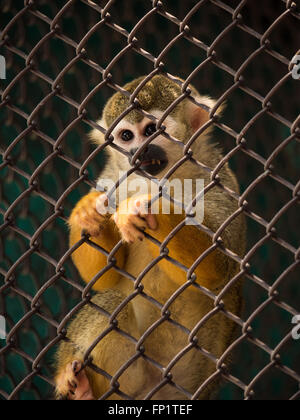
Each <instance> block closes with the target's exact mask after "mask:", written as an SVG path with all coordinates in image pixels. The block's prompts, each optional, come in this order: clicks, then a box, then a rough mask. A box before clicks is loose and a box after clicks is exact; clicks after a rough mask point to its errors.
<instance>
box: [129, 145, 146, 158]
mask: <svg viewBox="0 0 300 420" xmlns="http://www.w3.org/2000/svg"><path fill="white" fill-rule="evenodd" d="M138 150H139V148H138V147H136V148H135V149H131V150H130V154H131V156H134V155H135V154H136V152H137V151H138ZM147 152H148V147H147V148H146V149H145V150H144V151H143V152H141V156H144V155H145V154H146V153H147Z"/></svg>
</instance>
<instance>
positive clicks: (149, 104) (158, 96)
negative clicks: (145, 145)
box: [103, 75, 182, 127]
mask: <svg viewBox="0 0 300 420" xmlns="http://www.w3.org/2000/svg"><path fill="white" fill-rule="evenodd" d="M143 80H145V76H143V77H140V78H138V79H136V80H134V81H133V82H130V83H128V84H127V85H125V86H124V90H127V92H129V93H130V94H132V93H133V92H134V91H135V90H136V88H137V87H138V86H139V85H140V84H141V83H142V81H143ZM181 94H182V92H181V87H180V86H179V85H178V84H177V83H175V82H173V81H172V80H170V79H168V78H167V77H166V76H163V75H157V76H154V77H153V78H152V79H151V80H150V81H149V82H147V83H146V84H145V86H144V87H143V88H142V90H141V91H140V92H139V94H138V95H137V99H138V101H139V104H140V106H141V108H142V109H143V110H144V111H150V110H152V109H158V110H160V111H165V110H166V109H167V108H168V107H169V106H170V105H171V104H172V103H173V102H174V101H175V100H176V99H177V98H179V96H180V95H181ZM129 106H130V101H129V98H128V97H127V96H125V95H124V94H122V93H121V92H117V93H116V94H115V95H113V96H112V98H111V99H110V100H109V101H108V103H107V105H106V107H105V109H104V112H103V118H104V120H105V122H106V124H107V126H108V127H110V126H111V125H112V124H113V122H114V121H115V120H116V119H117V118H118V117H119V116H120V115H121V114H122V112H124V111H125V110H126V109H127V108H128V107H129ZM179 109H180V104H179V105H178V106H177V107H176V108H175V110H174V111H172V113H171V115H172V114H174V113H175V114H176V113H177V112H178V111H179ZM143 118H144V116H143V115H142V114H141V113H140V112H139V111H132V112H130V113H129V114H128V115H127V116H126V117H125V119H126V120H127V121H129V122H131V123H133V124H134V123H137V122H141V121H142V120H143Z"/></svg>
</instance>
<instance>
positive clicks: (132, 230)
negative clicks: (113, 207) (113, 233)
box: [113, 196, 158, 243]
mask: <svg viewBox="0 0 300 420" xmlns="http://www.w3.org/2000/svg"><path fill="white" fill-rule="evenodd" d="M150 198H151V197H149V196H141V197H138V198H137V197H133V198H130V199H128V200H125V201H123V202H122V203H121V204H120V206H119V209H118V211H117V212H116V213H115V214H114V216H113V219H114V221H115V223H116V225H117V227H118V228H119V231H120V234H121V237H122V240H123V241H124V242H127V243H134V242H135V241H137V240H140V241H143V239H144V238H145V235H144V231H145V230H146V229H152V230H156V229H157V227H158V223H157V219H156V216H155V215H154V214H151V209H149V207H148V202H149V201H150Z"/></svg>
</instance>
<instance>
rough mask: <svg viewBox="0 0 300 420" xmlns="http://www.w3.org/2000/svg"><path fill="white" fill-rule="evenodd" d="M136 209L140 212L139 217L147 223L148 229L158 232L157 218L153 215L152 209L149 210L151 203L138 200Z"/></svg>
mask: <svg viewBox="0 0 300 420" xmlns="http://www.w3.org/2000/svg"><path fill="white" fill-rule="evenodd" d="M135 207H136V210H137V211H138V215H139V216H140V217H141V218H143V219H144V220H145V221H146V223H147V227H148V228H149V229H152V230H156V229H157V228H158V223H157V219H156V216H155V215H154V214H152V213H151V208H149V201H146V200H142V201H141V200H136V201H135Z"/></svg>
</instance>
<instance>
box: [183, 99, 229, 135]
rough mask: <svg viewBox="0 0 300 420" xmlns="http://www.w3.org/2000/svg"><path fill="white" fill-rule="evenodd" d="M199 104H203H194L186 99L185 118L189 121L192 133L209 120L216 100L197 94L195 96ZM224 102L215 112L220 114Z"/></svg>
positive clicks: (223, 107)
mask: <svg viewBox="0 0 300 420" xmlns="http://www.w3.org/2000/svg"><path fill="white" fill-rule="evenodd" d="M196 100H197V102H198V103H199V104H202V105H203V106H202V107H201V106H199V105H196V104H194V103H193V102H191V101H189V100H188V103H187V108H186V111H187V118H188V120H189V121H190V125H191V127H192V130H193V132H194V133H196V131H197V130H199V129H200V128H201V127H202V126H203V125H204V124H206V123H207V122H208V121H209V120H210V112H211V110H212V109H213V108H214V106H215V105H216V101H214V100H213V99H211V98H209V97H208V96H198V97H197V98H196ZM225 106H226V105H225V103H224V104H222V105H221V106H220V107H219V108H218V110H217V112H216V114H217V115H221V114H222V112H223V111H224V109H225Z"/></svg>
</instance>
